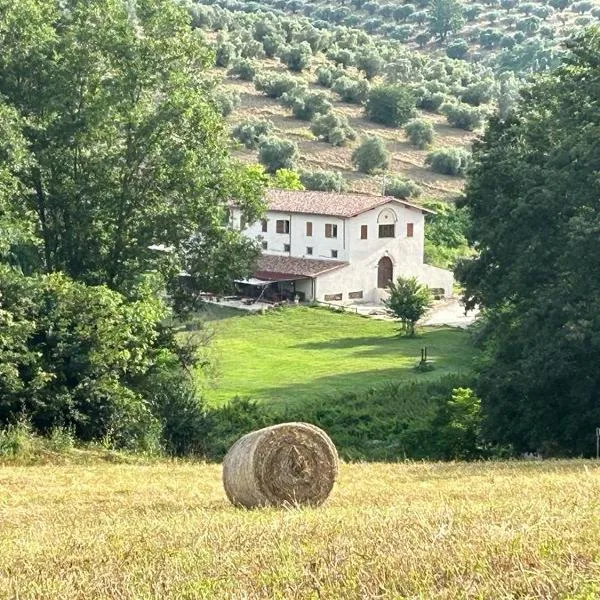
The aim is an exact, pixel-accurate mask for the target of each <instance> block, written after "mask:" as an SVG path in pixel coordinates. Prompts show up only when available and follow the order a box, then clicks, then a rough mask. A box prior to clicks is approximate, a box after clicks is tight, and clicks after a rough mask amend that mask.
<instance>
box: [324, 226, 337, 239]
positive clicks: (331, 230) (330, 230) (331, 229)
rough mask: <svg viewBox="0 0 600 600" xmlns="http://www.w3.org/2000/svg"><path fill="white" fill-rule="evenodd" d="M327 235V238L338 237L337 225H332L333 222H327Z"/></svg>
mask: <svg viewBox="0 0 600 600" xmlns="http://www.w3.org/2000/svg"><path fill="white" fill-rule="evenodd" d="M325 237H326V238H336V237H337V225H332V224H331V223H327V224H326V225H325Z"/></svg>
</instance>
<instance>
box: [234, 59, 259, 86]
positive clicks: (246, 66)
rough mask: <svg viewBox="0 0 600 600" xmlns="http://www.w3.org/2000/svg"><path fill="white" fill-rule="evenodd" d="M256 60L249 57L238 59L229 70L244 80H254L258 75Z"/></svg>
mask: <svg viewBox="0 0 600 600" xmlns="http://www.w3.org/2000/svg"><path fill="white" fill-rule="evenodd" d="M256 73H257V66H256V62H255V61H253V60H249V59H247V58H241V59H239V60H236V61H235V63H234V64H233V66H232V67H231V69H229V71H228V72H227V74H228V75H231V76H232V77H237V78H239V79H241V80H242V81H252V80H253V79H254V78H255V77H256Z"/></svg>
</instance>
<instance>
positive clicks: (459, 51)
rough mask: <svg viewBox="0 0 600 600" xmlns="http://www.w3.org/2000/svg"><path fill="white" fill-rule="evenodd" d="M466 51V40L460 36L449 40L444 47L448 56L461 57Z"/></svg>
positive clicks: (467, 48)
mask: <svg viewBox="0 0 600 600" xmlns="http://www.w3.org/2000/svg"><path fill="white" fill-rule="evenodd" d="M468 51H469V44H468V42H467V41H466V40H463V39H462V38H458V39H456V40H453V41H452V42H450V43H449V44H448V46H447V47H446V56H448V58H455V59H462V58H464V57H465V56H466V55H467V52H468Z"/></svg>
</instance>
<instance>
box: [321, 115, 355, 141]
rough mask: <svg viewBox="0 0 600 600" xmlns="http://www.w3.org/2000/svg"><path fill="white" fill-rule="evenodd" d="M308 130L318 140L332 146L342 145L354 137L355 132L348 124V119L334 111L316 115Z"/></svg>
mask: <svg viewBox="0 0 600 600" xmlns="http://www.w3.org/2000/svg"><path fill="white" fill-rule="evenodd" d="M310 130H311V131H312V133H313V134H314V135H315V136H316V137H317V138H318V139H319V140H321V141H324V142H328V143H330V144H332V145H333V146H343V145H344V144H345V143H346V142H347V141H348V140H355V139H356V132H355V131H354V129H352V128H351V127H350V125H349V124H348V119H346V117H345V116H344V115H341V114H339V113H334V112H330V113H327V114H325V115H320V116H318V117H316V118H315V120H314V121H313V122H312V124H311V126H310Z"/></svg>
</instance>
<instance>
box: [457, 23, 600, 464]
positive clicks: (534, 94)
mask: <svg viewBox="0 0 600 600" xmlns="http://www.w3.org/2000/svg"><path fill="white" fill-rule="evenodd" d="M599 52H600V32H599V31H598V29H591V30H589V31H588V32H586V33H585V34H583V35H582V36H580V37H578V38H577V39H576V40H575V41H574V42H573V43H572V44H571V45H570V54H569V55H568V57H567V58H566V60H565V62H564V64H563V66H561V67H560V68H559V69H558V70H557V72H556V73H555V74H554V75H552V76H546V77H539V78H538V79H537V80H536V81H535V82H534V84H533V85H532V86H530V87H528V88H526V90H525V91H524V92H523V99H522V100H521V101H519V102H518V104H517V105H516V107H515V109H514V110H513V111H512V112H511V114H510V115H509V116H508V117H507V118H506V119H504V120H503V121H500V120H497V119H493V120H492V121H491V124H490V126H489V129H488V131H487V132H486V134H485V136H484V138H483V140H482V141H481V142H478V143H476V144H475V154H474V157H475V159H474V167H473V171H472V176H471V179H470V181H469V183H468V186H467V194H466V204H467V206H468V208H469V210H470V211H471V214H472V221H471V222H472V226H471V228H470V231H469V239H470V240H471V241H472V242H473V243H475V247H476V249H477V255H476V257H475V258H473V259H472V260H471V261H469V262H467V263H464V264H463V265H462V266H461V268H460V270H459V276H460V279H461V281H462V282H463V283H464V285H465V297H466V299H467V302H468V305H469V306H473V305H475V304H477V305H479V306H481V307H482V308H483V310H484V314H485V317H486V320H485V325H484V327H483V328H482V330H481V331H480V340H481V343H482V345H483V348H484V351H485V355H484V359H483V360H482V362H481V364H480V365H479V381H478V385H477V390H478V393H480V395H481V397H482V400H483V409H484V414H485V418H486V431H487V434H488V436H489V437H490V438H491V439H492V440H493V441H499V442H501V443H509V444H513V445H514V447H515V448H516V449H517V450H518V451H540V452H542V453H544V454H547V455H552V454H571V455H580V454H592V452H594V424H596V423H600V405H599V404H598V390H599V388H600V383H599V380H598V371H597V370H596V369H595V368H594V367H593V365H595V364H596V363H597V361H598V356H599V353H600V350H599V348H600V346H599V342H598V341H599V340H600V329H599V325H598V318H597V316H598V311H599V307H598V300H597V299H598V297H599V294H598V282H599V281H600V275H599V274H600V267H599V264H598V256H600V253H599V252H600V248H599V247H598V241H599V240H600V236H599V235H598V233H599V232H600V221H599V216H598V210H597V206H598V197H599V194H600V189H599V183H598V177H597V159H598V153H597V147H596V141H597V134H596V128H597V124H598V122H599V121H600V104H599V103H598V93H597V84H596V82H597V80H598V77H599V76H600V69H599V66H598V60H597V57H598V53H599ZM582 257H585V260H583V259H582Z"/></svg>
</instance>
